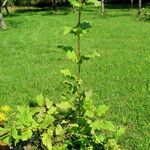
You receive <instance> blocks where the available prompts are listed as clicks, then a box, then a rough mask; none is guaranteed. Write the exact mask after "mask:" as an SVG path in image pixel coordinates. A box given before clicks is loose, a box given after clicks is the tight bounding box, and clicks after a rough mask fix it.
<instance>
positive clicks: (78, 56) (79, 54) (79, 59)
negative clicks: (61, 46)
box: [77, 10, 81, 80]
mask: <svg viewBox="0 0 150 150" xmlns="http://www.w3.org/2000/svg"><path fill="white" fill-rule="evenodd" d="M80 23H81V11H80V10H79V13H78V25H77V26H78V27H80ZM80 47H81V46H80V35H78V41H77V58H78V80H80V72H81V62H80V61H81V50H80Z"/></svg>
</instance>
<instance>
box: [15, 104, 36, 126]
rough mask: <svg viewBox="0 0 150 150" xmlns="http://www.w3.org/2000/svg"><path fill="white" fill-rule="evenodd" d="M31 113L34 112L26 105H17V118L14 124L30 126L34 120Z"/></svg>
mask: <svg viewBox="0 0 150 150" xmlns="http://www.w3.org/2000/svg"><path fill="white" fill-rule="evenodd" d="M33 114H34V113H33V112H32V111H31V110H30V108H29V107H28V106H25V105H21V106H18V107H17V114H16V118H17V122H16V124H17V125H18V126H19V127H29V126H32V124H33V122H35V120H34V119H33V118H32V116H33Z"/></svg>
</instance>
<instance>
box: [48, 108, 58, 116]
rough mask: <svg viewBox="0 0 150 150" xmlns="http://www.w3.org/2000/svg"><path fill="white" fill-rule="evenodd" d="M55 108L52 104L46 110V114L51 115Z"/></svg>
mask: <svg viewBox="0 0 150 150" xmlns="http://www.w3.org/2000/svg"><path fill="white" fill-rule="evenodd" d="M56 110H57V108H56V107H54V106H51V108H50V109H49V110H48V111H47V114H48V115H52V114H54V113H55V112H56Z"/></svg>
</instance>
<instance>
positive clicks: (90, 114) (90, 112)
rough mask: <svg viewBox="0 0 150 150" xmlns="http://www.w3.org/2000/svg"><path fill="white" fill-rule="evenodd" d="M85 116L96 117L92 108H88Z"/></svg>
mask: <svg viewBox="0 0 150 150" xmlns="http://www.w3.org/2000/svg"><path fill="white" fill-rule="evenodd" d="M84 116H85V117H89V118H93V117H94V112H93V111H91V110H86V112H85V114H84Z"/></svg>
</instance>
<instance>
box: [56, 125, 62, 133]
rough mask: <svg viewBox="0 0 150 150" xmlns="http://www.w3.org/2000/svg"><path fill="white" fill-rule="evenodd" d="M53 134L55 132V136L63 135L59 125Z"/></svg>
mask: <svg viewBox="0 0 150 150" xmlns="http://www.w3.org/2000/svg"><path fill="white" fill-rule="evenodd" d="M55 132H56V135H63V134H64V130H63V128H62V127H61V125H57V127H56V130H55Z"/></svg>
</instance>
